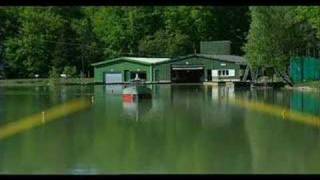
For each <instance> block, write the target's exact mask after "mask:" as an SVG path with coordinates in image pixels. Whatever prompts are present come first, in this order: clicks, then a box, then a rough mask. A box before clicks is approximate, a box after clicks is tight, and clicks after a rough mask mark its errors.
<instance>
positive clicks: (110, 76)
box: [104, 73, 123, 84]
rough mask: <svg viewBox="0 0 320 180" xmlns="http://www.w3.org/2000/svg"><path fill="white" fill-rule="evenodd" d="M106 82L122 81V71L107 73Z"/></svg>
mask: <svg viewBox="0 0 320 180" xmlns="http://www.w3.org/2000/svg"><path fill="white" fill-rule="evenodd" d="M104 76H105V78H104V82H105V83H106V84H109V83H122V82H123V81H122V73H105V75H104Z"/></svg>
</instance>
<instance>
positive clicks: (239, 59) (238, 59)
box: [197, 54, 246, 64]
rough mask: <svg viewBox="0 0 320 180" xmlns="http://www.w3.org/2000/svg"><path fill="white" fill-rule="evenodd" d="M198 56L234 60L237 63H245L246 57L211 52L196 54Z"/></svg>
mask: <svg viewBox="0 0 320 180" xmlns="http://www.w3.org/2000/svg"><path fill="white" fill-rule="evenodd" d="M197 56H199V57H205V58H211V59H217V60H222V61H228V62H234V63H239V64H246V59H245V58H244V57H242V56H237V55H212V54H197Z"/></svg>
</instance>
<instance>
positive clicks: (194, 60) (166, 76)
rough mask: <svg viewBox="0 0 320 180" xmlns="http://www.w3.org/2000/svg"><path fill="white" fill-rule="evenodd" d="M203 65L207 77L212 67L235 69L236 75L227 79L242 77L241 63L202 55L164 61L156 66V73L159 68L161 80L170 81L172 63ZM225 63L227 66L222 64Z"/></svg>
mask: <svg viewBox="0 0 320 180" xmlns="http://www.w3.org/2000/svg"><path fill="white" fill-rule="evenodd" d="M187 63H188V65H190V66H192V65H201V66H204V68H205V79H206V78H207V76H208V75H207V70H212V69H235V75H236V76H235V77H225V79H233V78H239V77H240V65H238V64H235V63H228V62H222V61H219V60H212V59H207V58H202V57H191V58H186V59H184V60H180V61H175V62H170V63H162V64H157V65H155V66H154V69H153V71H154V74H155V71H156V70H159V80H160V81H161V80H162V81H170V79H171V71H170V69H171V65H187ZM222 63H224V64H226V66H221V64H222Z"/></svg>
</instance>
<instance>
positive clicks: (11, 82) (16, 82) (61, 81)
mask: <svg viewBox="0 0 320 180" xmlns="http://www.w3.org/2000/svg"><path fill="white" fill-rule="evenodd" d="M93 83H94V79H93V78H66V79H65V78H58V79H48V78H39V79H35V78H34V79H2V80H0V86H48V85H77V84H79V85H87V84H93Z"/></svg>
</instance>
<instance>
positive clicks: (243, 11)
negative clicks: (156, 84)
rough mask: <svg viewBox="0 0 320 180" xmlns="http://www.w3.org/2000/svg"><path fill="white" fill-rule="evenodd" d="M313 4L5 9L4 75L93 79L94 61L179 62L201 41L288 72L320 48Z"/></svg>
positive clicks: (1, 25) (1, 35)
mask: <svg viewBox="0 0 320 180" xmlns="http://www.w3.org/2000/svg"><path fill="white" fill-rule="evenodd" d="M319 37H320V8H319V7H316V6H314V7H312V6H258V7H245V6H241V7H211V6H168V7H165V6H136V7H134V6H130V7H127V6H110V7H76V6H73V7H50V6H47V7H1V8H0V65H1V67H3V68H1V69H0V73H1V74H0V75H1V76H2V77H6V78H29V77H34V76H35V75H36V74H39V75H40V77H49V76H58V75H59V74H61V73H67V74H69V75H70V76H80V75H83V76H89V75H91V76H92V67H90V64H91V63H94V62H97V61H103V60H107V59H111V58H114V57H118V56H144V57H175V56H180V55H186V54H190V53H194V52H199V48H200V47H199V45H200V41H214V40H230V41H232V53H233V54H237V55H244V56H245V58H246V59H247V60H248V62H249V64H250V66H251V67H252V69H258V68H261V67H268V66H272V67H275V69H276V70H277V71H279V72H280V73H282V74H283V75H284V76H286V75H287V72H288V65H289V60H290V58H291V57H292V56H295V55H297V50H299V49H300V50H301V49H302V50H303V49H307V48H318V46H319V43H318V42H319Z"/></svg>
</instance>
